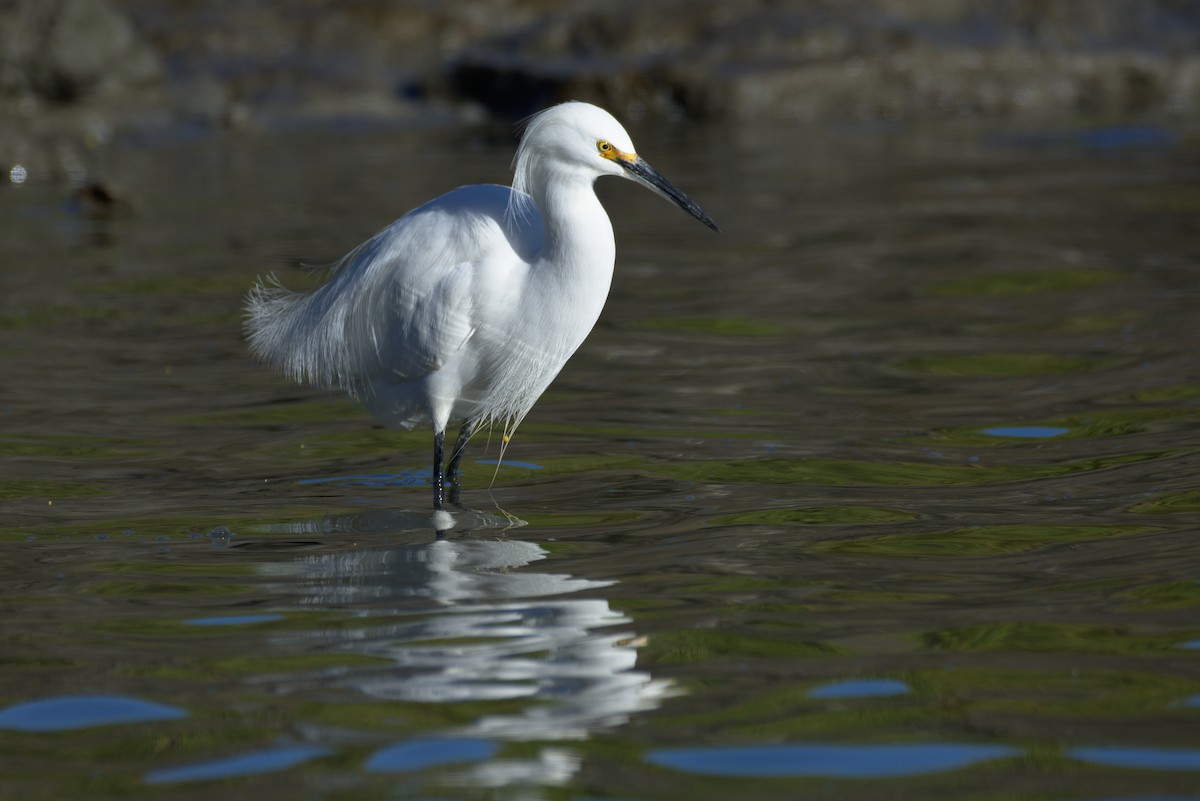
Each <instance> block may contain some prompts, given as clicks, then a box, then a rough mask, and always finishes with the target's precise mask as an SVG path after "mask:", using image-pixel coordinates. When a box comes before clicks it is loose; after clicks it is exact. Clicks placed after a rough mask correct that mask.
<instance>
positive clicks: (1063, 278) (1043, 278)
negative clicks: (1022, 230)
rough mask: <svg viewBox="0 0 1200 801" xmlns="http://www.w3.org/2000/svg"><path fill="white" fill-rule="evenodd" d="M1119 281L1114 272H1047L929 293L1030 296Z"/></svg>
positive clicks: (970, 280)
mask: <svg viewBox="0 0 1200 801" xmlns="http://www.w3.org/2000/svg"><path fill="white" fill-rule="evenodd" d="M1122 277H1123V276H1122V274H1121V273H1119V272H1117V271H1116V270H1063V269H1053V268H1049V269H1045V270H1021V271H1013V272H1002V273H991V274H986V275H972V276H968V277H966V278H959V279H956V280H954V281H946V282H944V283H940V284H934V285H933V286H931V287H930V289H931V291H933V292H934V293H935V294H938V295H1034V294H1040V293H1044V292H1066V291H1070V290H1076V289H1088V288H1090V287H1094V286H1098V285H1100V284H1108V283H1112V282H1114V281H1119V280H1120V279H1121V278H1122Z"/></svg>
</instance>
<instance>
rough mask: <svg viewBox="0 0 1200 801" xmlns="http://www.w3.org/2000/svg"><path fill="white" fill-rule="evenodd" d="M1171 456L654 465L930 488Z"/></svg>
mask: <svg viewBox="0 0 1200 801" xmlns="http://www.w3.org/2000/svg"><path fill="white" fill-rule="evenodd" d="M1170 455H1172V453H1171V452H1157V451H1146V452H1142V453H1131V454H1121V455H1119V456H1105V457H1102V458H1099V459H1086V460H1082V461H1078V462H1068V463H1063V464H1049V465H1031V466H1022V465H996V466H992V465H981V464H975V463H968V464H960V465H953V464H932V463H928V462H865V461H854V460H849V459H744V460H737V461H712V462H699V463H691V464H675V465H663V466H657V467H655V468H654V472H655V473H659V474H662V475H668V476H672V477H675V478H679V479H684V480H688V481H705V482H712V483H718V484H814V485H826V486H895V487H925V486H955V485H977V484H991V483H997V482H1004V481H1029V480H1033V479H1039V478H1050V477H1054V476H1065V475H1072V474H1075V473H1086V472H1091V471H1095V470H1105V469H1108V468H1110V467H1116V466H1119V465H1126V464H1136V463H1138V462H1144V461H1149V460H1153V459H1160V458H1164V457H1166V456H1170Z"/></svg>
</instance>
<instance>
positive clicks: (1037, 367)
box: [897, 353, 1117, 378]
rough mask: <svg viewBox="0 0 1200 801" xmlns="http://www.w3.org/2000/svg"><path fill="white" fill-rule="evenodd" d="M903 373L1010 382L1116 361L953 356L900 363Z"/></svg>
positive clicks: (1056, 356) (1046, 355) (1080, 370)
mask: <svg viewBox="0 0 1200 801" xmlns="http://www.w3.org/2000/svg"><path fill="white" fill-rule="evenodd" d="M897 364H898V366H899V367H900V368H901V369H904V370H908V371H910V372H913V373H920V374H924V375H936V376H945V377H960V378H1010V377H1015V376H1039V375H1060V374H1063V373H1083V372H1091V371H1094V370H1101V369H1104V368H1107V367H1112V366H1114V365H1116V364H1117V362H1116V361H1115V360H1113V359H1098V358H1079V357H1072V356H1061V355H1059V354H1056V353H978V354H970V353H952V354H946V355H943V356H922V357H918V358H915V359H904V360H903V361H900V362H898V363H897Z"/></svg>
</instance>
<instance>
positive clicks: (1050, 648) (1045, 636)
mask: <svg viewBox="0 0 1200 801" xmlns="http://www.w3.org/2000/svg"><path fill="white" fill-rule="evenodd" d="M1189 636H1194V635H1188V634H1186V633H1178V634H1172V635H1143V634H1133V633H1131V632H1129V631H1128V630H1126V629H1123V628H1119V627H1116V626H1082V625H1069V624H1065V623H1038V622H1009V623H983V624H980V625H976V626H963V627H960V628H949V629H941V630H938V631H931V632H927V633H925V634H922V635H920V638H919V639H920V641H921V644H922V645H924V646H925V647H926V648H929V649H932V650H939V651H958V652H963V653H990V652H999V651H1025V652H1059V653H1075V654H1113V655H1136V654H1162V653H1164V652H1171V651H1174V650H1175V649H1176V648H1178V646H1179V644H1180V643H1181V642H1184V641H1186V640H1188V639H1189Z"/></svg>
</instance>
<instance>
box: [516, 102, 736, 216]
mask: <svg viewBox="0 0 1200 801" xmlns="http://www.w3.org/2000/svg"><path fill="white" fill-rule="evenodd" d="M513 166H514V169H515V171H516V175H517V179H516V181H515V182H514V184H513V186H514V188H518V189H522V190H523V191H528V186H527V185H528V184H529V183H530V182H531V181H532V180H533V178H532V176H533V175H534V173H535V172H539V171H542V170H548V171H554V172H557V173H560V174H563V175H576V176H581V177H584V178H588V179H590V180H595V179H596V178H598V177H600V176H601V175H617V176H620V177H622V178H628V179H630V180H631V181H636V182H637V183H639V184H641V185H643V186H645V187H647V188H648V189H651V190H652V191H654V192H655V193H656V194H658V195H660V196H662V197H664V198H666V199H667V200H669V201H671V202H672V203H674V204H675V205H677V206H679V207H680V208H681V209H683V210H684V211H686V212H687V213H688V214H690V215H692V216H693V217H695V218H696V219H697V220H699V221H700V222H702V223H704V224H705V225H707V226H708V227H709V228H711V229H713V230H714V231H719V230H720V229H719V228H717V224H716V223H715V222H713V221H712V218H711V217H709V216H708V215H707V214H706V213H705V212H704V210H703V209H702V208H700V207H699V206H698V205H697V204H696V203H695V202H694V201H693V200H692V199H691V198H689V197H688V196H687V195H685V194H684V193H683V192H681V191H680V190H679V189H678V188H676V187H675V185H674V184H672V183H671V182H670V181H668V180H667V179H666V178H664V177H663V175H662V174H661V173H660V172H658V170H656V169H654V168H653V167H651V166H650V164H649V163H648V162H647V161H646V160H645V159H643V158H642V157H641V156H639V155H638V154H637V151H636V150H635V149H634V146H633V140H632V139H631V138H630V137H629V134H628V133H626V132H625V128H624V127H622V125H621V123H619V122H617V120H616V118H615V117H613V115H611V114H609V113H608V112H607V111H605V110H604V109H602V108H599V107H598V106H593V105H591V104H590V103H580V102H578V101H571V102H568V103H561V104H559V105H557V106H552V107H550V108H548V109H546V110H545V111H542V112H540V113H538V114H536V115H534V116H533V117H531V118H530V119H529V121H528V123H527V125H526V127H525V133H524V135H523V136H522V137H521V146H520V147H519V148H518V149H517V156H516V158H515V159H514V161H513ZM543 180H545V178H543ZM523 184H524V185H523Z"/></svg>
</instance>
